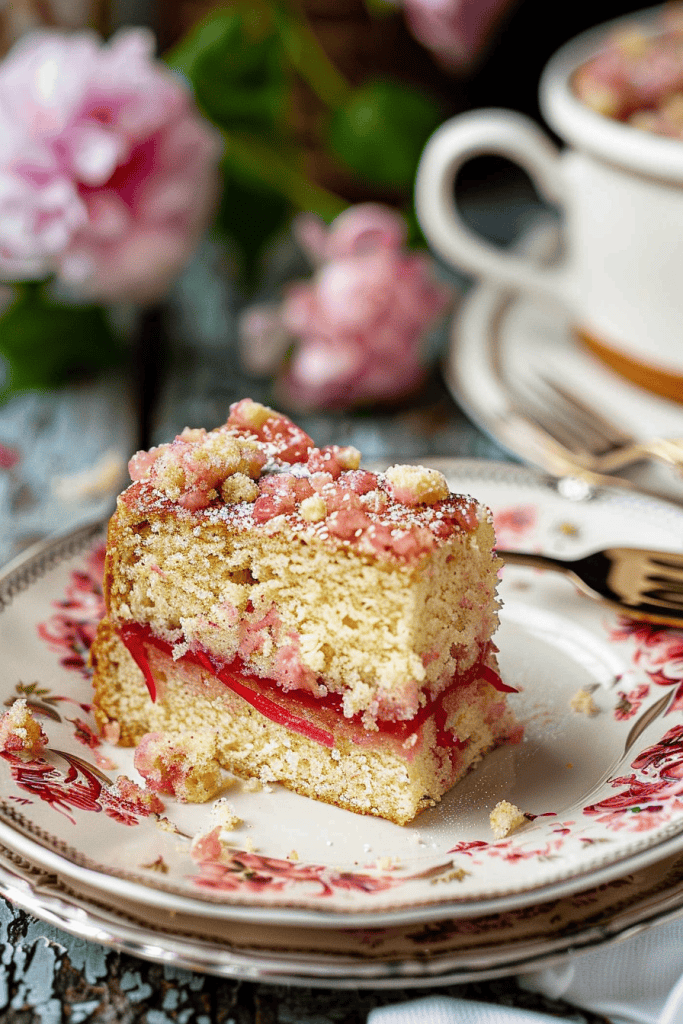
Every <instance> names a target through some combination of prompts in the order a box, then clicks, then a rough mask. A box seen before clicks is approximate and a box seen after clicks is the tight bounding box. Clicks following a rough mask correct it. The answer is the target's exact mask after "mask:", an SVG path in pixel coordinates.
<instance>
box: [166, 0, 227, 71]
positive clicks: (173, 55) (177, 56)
mask: <svg viewBox="0 0 683 1024" xmlns="http://www.w3.org/2000/svg"><path fill="white" fill-rule="evenodd" d="M237 17H238V15H237V14H236V13H235V12H234V11H228V10H226V9H225V8H223V9H221V8H220V7H219V8H218V9H217V10H215V11H212V12H211V13H210V14H209V15H208V16H207V17H206V18H203V19H202V20H201V21H200V22H198V23H197V24H196V25H195V26H194V27H193V29H192V30H191V31H190V32H188V34H187V35H186V36H185V37H184V38H183V39H181V40H180V42H179V43H178V44H177V45H176V46H175V47H174V48H173V49H172V50H170V51H169V52H168V53H167V54H166V55H165V57H164V60H165V62H166V64H167V65H168V67H169V68H171V70H172V71H177V72H178V73H179V74H181V75H184V76H185V77H186V78H188V79H190V80H192V74H193V71H194V67H195V63H196V62H197V59H198V58H199V57H200V56H201V55H202V54H203V53H204V52H205V51H206V50H208V49H210V48H211V47H213V46H215V45H221V44H222V40H223V39H224V38H225V37H226V36H229V34H230V32H231V31H232V28H233V25H234V22H235V21H236V19H237Z"/></svg>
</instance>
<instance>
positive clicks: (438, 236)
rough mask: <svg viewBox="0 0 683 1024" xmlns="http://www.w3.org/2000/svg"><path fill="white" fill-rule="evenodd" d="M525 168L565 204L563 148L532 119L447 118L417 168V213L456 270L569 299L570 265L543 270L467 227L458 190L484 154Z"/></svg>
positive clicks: (484, 114)
mask: <svg viewBox="0 0 683 1024" xmlns="http://www.w3.org/2000/svg"><path fill="white" fill-rule="evenodd" d="M492 154H495V155H497V156H503V157H507V158H508V159H509V160H512V161H513V162H514V163H516V164H519V166H520V167H522V168H523V169H524V170H525V171H527V173H528V174H529V176H530V177H531V179H532V181H533V182H534V184H535V185H536V187H537V188H538V189H539V191H540V192H541V194H542V195H544V196H546V197H547V198H548V199H549V200H550V201H551V202H552V203H554V204H556V205H559V206H560V207H564V206H565V193H566V189H565V182H564V179H563V176H562V172H561V165H560V159H559V151H558V150H557V148H556V147H555V146H554V145H553V143H552V142H551V141H550V139H549V138H548V137H547V136H546V135H545V134H544V132H543V131H542V130H541V129H540V128H539V127H538V125H537V124H536V123H535V122H534V121H532V120H531V119H530V118H528V117H525V116H524V115H522V114H516V113H514V112H513V111H508V110H477V111H472V112H471V113H467V114H460V115H458V116H457V117H454V118H452V119H451V120H450V121H446V123H445V124H443V125H442V126H441V127H440V128H439V129H438V130H437V131H436V132H435V133H434V135H432V137H431V139H430V140H429V141H428V143H427V145H426V147H425V149H424V152H423V154H422V157H421V159H420V165H419V167H418V170H417V177H416V182H415V209H416V213H417V217H418V220H419V221H420V224H421V226H422V230H423V231H424V234H425V237H426V238H427V241H428V242H429V243H430V244H431V245H432V246H433V248H434V249H435V251H436V252H437V253H438V254H439V255H440V256H441V257H442V258H443V259H444V260H445V261H446V262H447V263H450V264H451V265H452V266H455V267H458V268H459V269H462V270H465V271H469V272H471V273H474V274H477V275H480V276H482V277H484V278H487V279H489V280H493V281H495V282H496V283H498V284H501V285H503V286H505V287H511V288H513V289H521V290H523V291H531V292H533V293H536V294H540V295H542V296H544V297H550V298H552V299H555V300H560V301H565V302H566V301H567V300H568V299H569V294H568V293H569V281H568V273H567V270H566V267H565V266H553V267H543V266H539V265H538V264H535V263H533V262H532V261H531V259H525V258H524V257H522V256H517V255H514V254H512V253H507V252H505V250H503V249H501V248H500V247H497V246H495V245H492V244H491V243H490V242H487V241H486V240H485V239H483V238H482V237H481V236H479V235H477V234H475V233H474V232H473V231H471V230H470V228H468V227H467V225H466V224H465V222H464V220H463V219H462V217H461V216H460V213H459V212H458V208H457V204H456V202H455V198H454V190H453V186H454V183H455V179H456V176H457V174H458V171H459V170H460V168H461V167H462V166H463V165H464V164H466V163H467V162H468V161H469V160H472V159H473V158H474V157H477V156H486V155H488V156H490V155H492Z"/></svg>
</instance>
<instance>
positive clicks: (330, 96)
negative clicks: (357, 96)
mask: <svg viewBox="0 0 683 1024" xmlns="http://www.w3.org/2000/svg"><path fill="white" fill-rule="evenodd" d="M273 14H274V16H275V20H276V23H277V25H278V28H279V31H280V38H281V40H282V43H283V45H284V47H285V49H286V50H287V54H288V56H289V59H290V61H291V62H292V65H293V67H294V69H295V70H296V71H297V73H298V74H299V76H300V77H301V78H302V79H303V80H304V81H305V82H307V83H308V85H309V86H310V88H311V89H312V90H313V92H314V93H315V95H316V96H317V97H318V99H319V100H321V101H322V103H324V104H325V106H326V107H328V108H330V109H331V110H338V109H339V107H341V106H342V105H343V104H344V103H345V102H346V100H347V98H348V96H349V94H350V92H351V86H350V85H349V83H348V82H347V81H346V79H345V78H344V76H343V75H342V74H341V72H340V71H339V70H338V69H337V68H336V67H335V65H334V64H333V63H332V61H331V60H330V58H329V57H328V56H327V54H326V53H325V50H324V49H323V47H322V46H321V45H320V43H319V41H318V39H317V37H316V35H315V33H314V32H313V30H312V29H311V27H310V25H309V24H308V22H307V21H306V20H305V18H304V17H302V16H301V15H299V14H298V13H297V12H295V11H292V10H291V9H289V8H285V7H284V5H283V4H281V3H278V2H277V0H276V2H275V3H274V5H273Z"/></svg>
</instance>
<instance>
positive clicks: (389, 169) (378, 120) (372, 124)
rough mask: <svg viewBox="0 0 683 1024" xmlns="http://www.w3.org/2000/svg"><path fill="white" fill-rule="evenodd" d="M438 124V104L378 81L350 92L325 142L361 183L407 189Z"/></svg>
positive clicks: (404, 87) (415, 92)
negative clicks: (428, 140) (359, 178)
mask: <svg viewBox="0 0 683 1024" xmlns="http://www.w3.org/2000/svg"><path fill="white" fill-rule="evenodd" d="M441 120H442V113H441V109H440V106H439V104H438V103H437V102H436V101H434V100H433V99H432V98H431V97H429V96H427V95H425V93H423V92H419V91H418V90H417V89H414V88H412V87H411V86H408V85H402V84H400V83H398V82H392V81H389V80H377V81H374V82H370V83H368V84H367V85H363V86H361V87H360V88H359V89H355V90H354V91H353V93H352V94H351V96H350V98H349V100H348V101H347V102H346V103H345V104H344V106H343V107H342V108H341V109H340V110H338V111H336V113H335V114H333V116H332V118H331V121H330V125H329V143H330V146H331V147H332V150H333V151H334V153H335V154H336V155H337V156H338V157H339V158H340V159H341V160H343V161H344V163H345V164H347V165H348V166H349V167H350V168H351V170H353V171H355V172H356V174H358V175H359V176H360V177H361V178H364V179H366V180H368V181H371V182H373V183H374V184H377V185H383V186H389V187H391V188H398V189H402V190H405V189H410V188H412V184H413V180H414V178H415V171H416V170H417V164H418V161H419V159H420V154H421V152H422V149H423V147H424V144H425V142H426V141H427V139H428V138H429V136H430V135H431V133H432V132H433V131H434V129H435V128H436V127H437V126H438V125H439V123H440V122H441Z"/></svg>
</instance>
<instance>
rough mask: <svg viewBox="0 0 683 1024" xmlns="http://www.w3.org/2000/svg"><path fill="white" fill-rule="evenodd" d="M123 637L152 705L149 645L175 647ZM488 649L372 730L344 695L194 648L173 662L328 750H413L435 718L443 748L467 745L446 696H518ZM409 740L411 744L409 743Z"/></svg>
mask: <svg viewBox="0 0 683 1024" xmlns="http://www.w3.org/2000/svg"><path fill="white" fill-rule="evenodd" d="M119 635H120V637H121V640H122V642H123V643H124V644H125V646H126V648H127V649H128V651H129V653H130V655H131V657H132V658H133V659H134V661H135V662H136V664H137V665H138V667H139V669H140V671H141V672H142V674H143V676H144V679H145V683H146V685H147V688H148V690H149V695H150V698H151V699H152V701H155V700H156V697H157V687H156V681H155V679H154V673H153V671H152V668H151V665H150V661H149V657H148V653H147V647H149V646H151V647H154V648H156V649H157V650H159V651H161V652H162V653H164V654H166V655H167V656H168V657H170V658H173V645H172V644H170V643H169V642H168V641H166V640H163V639H162V638H161V637H158V636H156V635H155V634H154V633H153V632H152V630H151V629H150V627H149V626H147V625H140V624H138V623H129V624H126V625H123V626H121V627H119ZM488 654H489V645H486V647H485V648H484V649H483V650H482V652H481V654H480V657H479V659H478V660H477V661H476V662H475V664H474V665H473V666H472V667H471V668H470V669H468V670H467V672H464V673H461V674H458V675H457V676H456V677H455V678H454V679H453V680H452V681H451V683H450V684H449V686H448V687H446V689H445V690H443V691H441V693H439V694H438V696H437V697H435V698H434V699H432V700H430V701H428V702H427V703H426V704H425V705H424V706H423V707H421V708H420V709H419V711H418V712H417V714H415V715H414V716H413V717H412V718H410V719H408V720H405V721H379V722H378V723H377V725H378V729H377V730H376V731H375V730H373V731H369V730H367V729H365V728H364V727H363V724H362V722H361V716H360V715H357V716H354V718H352V719H348V718H345V717H344V714H343V710H342V698H341V696H340V695H339V694H330V693H328V694H326V695H325V696H314V695H313V694H312V693H309V692H307V691H302V690H297V691H295V692H289V693H284V692H283V691H282V690H281V689H280V688H279V687H278V685H277V682H276V681H275V680H272V679H263V678H261V677H259V676H255V675H252V674H251V673H249V672H246V671H245V670H244V666H243V664H242V663H241V661H240V660H239V659H235V660H234V661H232V662H230V663H225V662H222V661H220V660H219V659H217V658H216V657H215V656H213V655H211V654H209V653H208V652H207V651H205V650H197V649H195V650H191V651H188V652H186V653H185V654H184V655H182V657H181V658H178V659H174V660H176V661H177V662H178V663H180V664H187V665H195V666H198V667H200V668H202V669H204V670H205V671H206V672H208V673H209V674H210V675H211V676H213V677H214V678H215V679H217V680H218V681H219V682H220V683H222V684H223V685H224V686H226V687H228V689H230V690H232V692H233V693H236V694H238V695H239V696H240V697H241V698H242V699H243V700H245V701H246V702H247V703H248V704H249V705H250V706H251V707H253V708H255V709H256V710H257V711H259V712H260V713H261V714H262V715H264V717H265V718H267V719H268V720H269V721H271V722H274V723H277V724H278V725H283V726H285V727H286V728H288V729H291V730H292V731H293V732H296V733H299V734H300V735H302V736H305V737H306V738H307V739H309V740H312V741H314V742H315V743H320V744H321V745H323V746H326V747H333V746H334V742H335V732H338V731H339V730H340V729H342V730H343V731H345V732H348V731H350V733H351V739H352V741H353V742H355V743H360V744H362V743H363V742H366V743H367V742H373V741H374V740H375V739H376V738H377V737H378V735H383V736H386V737H387V738H391V739H393V740H394V742H396V743H398V744H400V745H401V746H405V747H406V748H409V747H410V742H409V741H410V737H411V736H412V735H413V734H415V733H417V732H418V730H419V729H420V727H421V726H422V725H423V724H424V723H425V722H426V721H427V720H428V719H429V718H431V717H432V716H433V717H434V721H435V724H436V729H437V744H438V745H439V746H459V747H464V746H466V741H465V742H464V743H460V742H459V741H458V740H457V738H455V737H454V736H453V734H452V733H451V732H450V731H448V730H446V728H445V725H446V719H447V712H446V709H445V706H444V702H445V700H446V698H447V697H448V696H449V695H450V694H451V693H452V692H453V691H454V690H455V689H459V688H463V687H467V686H470V685H471V684H472V683H473V682H474V681H475V680H476V679H484V680H485V681H486V682H487V683H489V684H490V685H492V686H493V687H494V688H495V689H497V690H499V691H500V692H501V693H510V692H515V691H514V688H513V687H510V686H507V685H506V684H505V683H503V681H502V680H501V678H500V676H499V675H498V674H497V673H496V672H495V671H494V670H493V669H492V668H490V666H488V665H487V664H486V660H487V657H488ZM407 741H408V742H407Z"/></svg>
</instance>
